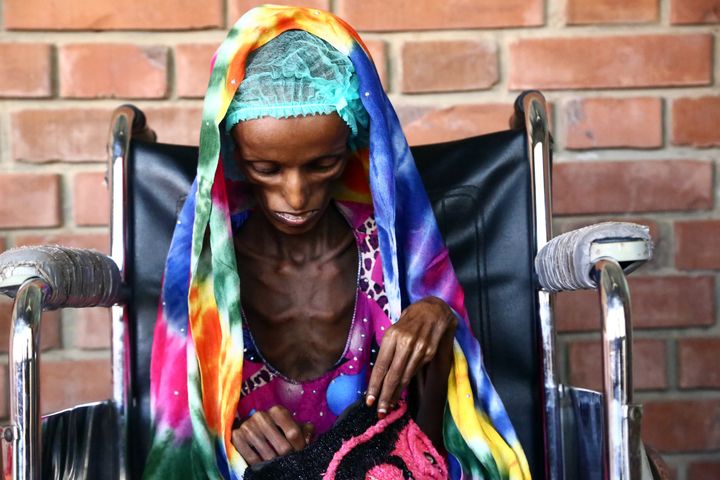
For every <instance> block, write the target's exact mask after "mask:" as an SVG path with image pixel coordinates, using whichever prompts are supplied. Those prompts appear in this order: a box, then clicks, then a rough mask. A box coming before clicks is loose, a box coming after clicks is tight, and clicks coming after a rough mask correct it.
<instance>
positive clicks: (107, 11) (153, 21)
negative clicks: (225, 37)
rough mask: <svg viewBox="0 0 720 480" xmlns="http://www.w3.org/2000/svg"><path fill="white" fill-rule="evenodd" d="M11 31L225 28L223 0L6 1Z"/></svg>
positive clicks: (6, 21)
mask: <svg viewBox="0 0 720 480" xmlns="http://www.w3.org/2000/svg"><path fill="white" fill-rule="evenodd" d="M4 18H5V28H6V29H8V30H188V29H204V28H216V27H222V26H223V25H222V18H223V2H222V1H221V0H208V1H206V2H198V1H196V0H156V1H153V2H147V1H144V0H128V1H126V2H125V3H123V4H122V8H120V7H119V5H118V4H117V3H116V2H113V1H111V0H95V1H92V2H88V1H87V0H56V1H52V2H47V1H46V0H6V1H5V4H4Z"/></svg>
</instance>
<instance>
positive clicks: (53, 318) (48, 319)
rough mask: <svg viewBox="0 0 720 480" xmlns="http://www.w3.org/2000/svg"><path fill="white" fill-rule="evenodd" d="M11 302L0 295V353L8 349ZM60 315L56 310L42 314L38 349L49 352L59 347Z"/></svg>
mask: <svg viewBox="0 0 720 480" xmlns="http://www.w3.org/2000/svg"><path fill="white" fill-rule="evenodd" d="M12 302H13V300H12V299H10V298H8V297H6V296H4V295H0V353H7V352H8V349H9V347H10V327H11V326H12ZM60 343H61V341H60V314H59V312H58V311H57V310H55V311H51V312H43V314H42V320H41V323H40V348H41V349H42V350H50V349H53V348H58V347H60Z"/></svg>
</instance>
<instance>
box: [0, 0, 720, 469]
mask: <svg viewBox="0 0 720 480" xmlns="http://www.w3.org/2000/svg"><path fill="white" fill-rule="evenodd" d="M256 3H259V2H255V1H253V0H206V1H203V2H197V1H194V0H157V1H154V2H147V1H138V0H128V1H126V2H125V3H124V4H123V5H122V8H118V5H117V4H116V3H114V2H110V1H108V0H93V1H89V0H58V1H54V2H46V1H43V0H5V1H4V3H3V4H2V12H0V15H1V16H2V18H1V23H2V30H1V31H0V59H2V61H0V249H2V248H7V247H13V246H18V245H27V244H37V243H45V242H53V243H62V244H67V245H73V246H82V247H93V248H97V249H99V250H103V251H106V250H107V221H108V215H107V200H106V196H105V186H104V184H103V170H104V168H105V167H104V164H103V160H104V144H105V140H106V130H107V120H108V117H109V113H110V111H111V110H112V109H113V108H114V107H115V106H117V105H118V104H120V103H121V102H125V101H132V102H135V103H136V104H137V105H139V106H140V107H141V108H143V109H145V110H146V112H147V113H148V117H149V119H150V122H151V124H152V125H153V127H154V128H155V129H156V130H157V132H158V134H159V138H160V140H161V141H165V142H179V143H195V142H196V137H197V131H198V128H197V127H198V124H199V112H200V106H201V101H200V97H201V96H202V94H203V90H204V86H205V84H206V81H207V77H208V67H207V65H208V61H209V57H210V55H211V53H212V51H213V49H214V48H215V46H216V45H217V44H218V42H219V41H220V40H221V39H222V38H223V36H224V31H225V30H226V28H227V27H228V25H230V23H232V21H234V19H235V18H237V16H238V15H239V14H240V13H241V12H243V11H245V10H246V9H247V8H249V7H250V6H253V5H254V4H256ZM299 3H305V4H306V5H309V6H314V7H320V8H326V9H327V8H330V9H332V10H333V11H335V12H337V13H338V14H340V15H341V16H343V17H345V18H346V19H347V20H348V21H349V22H350V23H351V24H353V25H355V26H356V27H357V28H358V29H359V30H360V31H361V32H362V33H363V36H364V38H365V39H366V40H367V41H368V44H369V46H370V48H371V50H372V51H373V55H374V57H375V60H376V62H377V64H378V65H379V68H380V71H381V72H382V77H383V81H384V84H385V86H386V88H387V90H388V92H389V94H390V97H391V99H392V100H393V102H394V104H395V105H396V107H397V109H398V111H399V113H400V116H401V119H402V121H403V124H404V126H405V128H406V132H407V135H408V138H409V139H410V141H411V143H415V144H419V143H427V142H435V141H440V140H447V139H453V138H459V137H463V136H467V135H473V134H479V133H485V132H490V131H494V130H499V129H503V128H505V126H506V124H507V118H508V116H509V114H510V112H511V104H512V101H513V99H514V97H515V96H516V94H517V93H518V91H519V90H521V89H525V88H539V89H542V90H543V91H544V92H545V94H546V96H547V98H548V99H549V101H550V102H551V105H552V120H553V129H552V130H553V132H554V135H555V145H556V154H555V159H556V165H555V172H554V180H555V213H556V214H557V217H556V218H557V220H556V223H555V226H556V232H557V233H559V232H562V231H565V230H567V229H570V228H572V227H576V226H579V225H584V224H588V223H591V222H594V221H597V220H601V219H606V218H613V219H615V218H622V219H629V220H634V221H639V222H642V223H645V224H648V225H650V227H651V229H652V232H653V234H654V237H655V239H656V243H657V251H656V259H655V261H654V262H653V263H652V264H650V265H648V266H646V267H645V268H643V269H642V270H641V271H639V272H638V273H636V274H635V275H634V276H633V279H632V280H631V285H632V288H633V294H634V296H633V302H634V307H635V324H636V326H637V329H636V332H635V373H636V375H635V379H636V388H637V390H638V395H637V396H638V398H639V399H640V400H641V401H643V402H644V403H645V422H644V425H643V427H644V437H645V439H646V440H647V441H648V442H650V443H652V444H654V445H655V446H656V447H657V448H659V449H660V450H661V451H662V452H663V453H664V454H665V455H666V458H667V459H668V460H669V462H670V463H671V464H672V466H673V469H674V471H675V473H676V476H677V478H678V479H680V480H684V479H687V480H699V479H709V478H717V477H718V476H720V473H719V472H720V458H719V457H720V455H719V454H720V361H719V360H720V325H719V324H718V316H717V308H716V303H717V299H718V293H719V289H720V286H719V285H718V281H717V280H718V269H720V248H718V240H717V238H718V237H720V209H718V206H717V201H718V200H717V196H718V188H717V186H716V185H717V182H716V173H715V171H716V169H717V162H718V161H719V160H720V128H718V125H719V124H720V91H719V90H718V84H717V78H718V76H719V75H720V62H718V61H717V58H718V23H720V1H719V0H633V1H625V0H456V1H453V2H445V1H441V0H362V1H359V0H305V1H304V2H303V1H300V2H299ZM451 5H452V7H451ZM594 302H595V300H594V294H593V293H573V294H563V295H560V296H559V298H558V299H557V306H558V327H559V330H560V331H561V332H562V334H561V336H560V340H559V347H560V358H559V364H560V367H561V370H562V373H563V375H564V376H565V377H566V378H569V379H570V380H572V381H573V382H574V383H575V384H578V385H581V386H591V387H597V386H598V385H599V365H600V361H599V360H598V358H599V357H598V355H599V344H598V343H597V326H598V325H597V324H598V317H597V314H596V313H594V311H592V310H589V309H592V308H593V306H594V305H593V304H594ZM8 305H9V304H8V302H7V301H1V302H0V349H1V350H2V351H3V352H4V351H6V350H5V349H6V348H7V338H6V335H7V331H8V323H9V318H8V317H9V306H8ZM588 312H591V313H588ZM108 346H109V328H108V314H107V312H106V311H104V310H102V309H94V310H88V311H64V312H62V313H61V314H58V313H52V314H49V315H47V318H46V319H45V322H44V324H43V348H44V349H45V353H44V355H43V370H42V382H43V387H44V390H43V392H44V394H43V399H42V401H43V409H44V410H45V411H50V410H56V409H58V408H62V407H65V406H69V405H71V404H75V403H79V402H83V401H89V400H95V399H100V398H104V397H107V396H108V395H109V393H110V383H109V382H110V373H109V350H108ZM0 372H1V373H0V386H1V387H2V388H1V390H2V392H3V393H2V395H0V416H5V415H6V414H7V408H8V407H7V404H8V401H7V372H6V371H5V369H0Z"/></svg>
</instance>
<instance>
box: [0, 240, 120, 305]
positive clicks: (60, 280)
mask: <svg viewBox="0 0 720 480" xmlns="http://www.w3.org/2000/svg"><path fill="white" fill-rule="evenodd" d="M32 278H40V279H41V280H42V281H43V282H44V283H45V284H46V285H47V287H48V289H47V291H46V293H45V296H44V298H43V307H44V308H45V309H48V310H52V309H55V308H60V307H75V308H80V307H94V306H103V307H109V306H111V305H114V304H115V303H117V302H118V301H119V300H120V299H121V286H122V281H121V278H120V271H119V270H118V267H117V265H115V262H113V260H112V259H110V258H109V257H107V256H106V255H103V254H102V253H99V252H95V251H92V250H83V249H78V248H66V247H59V246H41V247H24V248H15V249H12V250H8V251H6V252H4V253H2V254H0V293H3V294H5V295H8V296H11V297H14V296H15V294H16V293H17V290H18V288H20V286H21V285H22V284H23V283H25V281H27V280H29V279H32Z"/></svg>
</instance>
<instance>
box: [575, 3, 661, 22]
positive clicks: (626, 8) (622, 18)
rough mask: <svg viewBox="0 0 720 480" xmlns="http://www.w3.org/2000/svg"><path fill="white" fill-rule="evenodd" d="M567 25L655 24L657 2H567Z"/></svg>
mask: <svg viewBox="0 0 720 480" xmlns="http://www.w3.org/2000/svg"><path fill="white" fill-rule="evenodd" d="M566 15H567V23H569V24H571V25H582V24H593V23H649V22H657V20H658V16H659V11H658V2H657V0H633V1H632V2H626V1H624V0H594V1H593V0H568V2H567V9H566Z"/></svg>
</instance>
